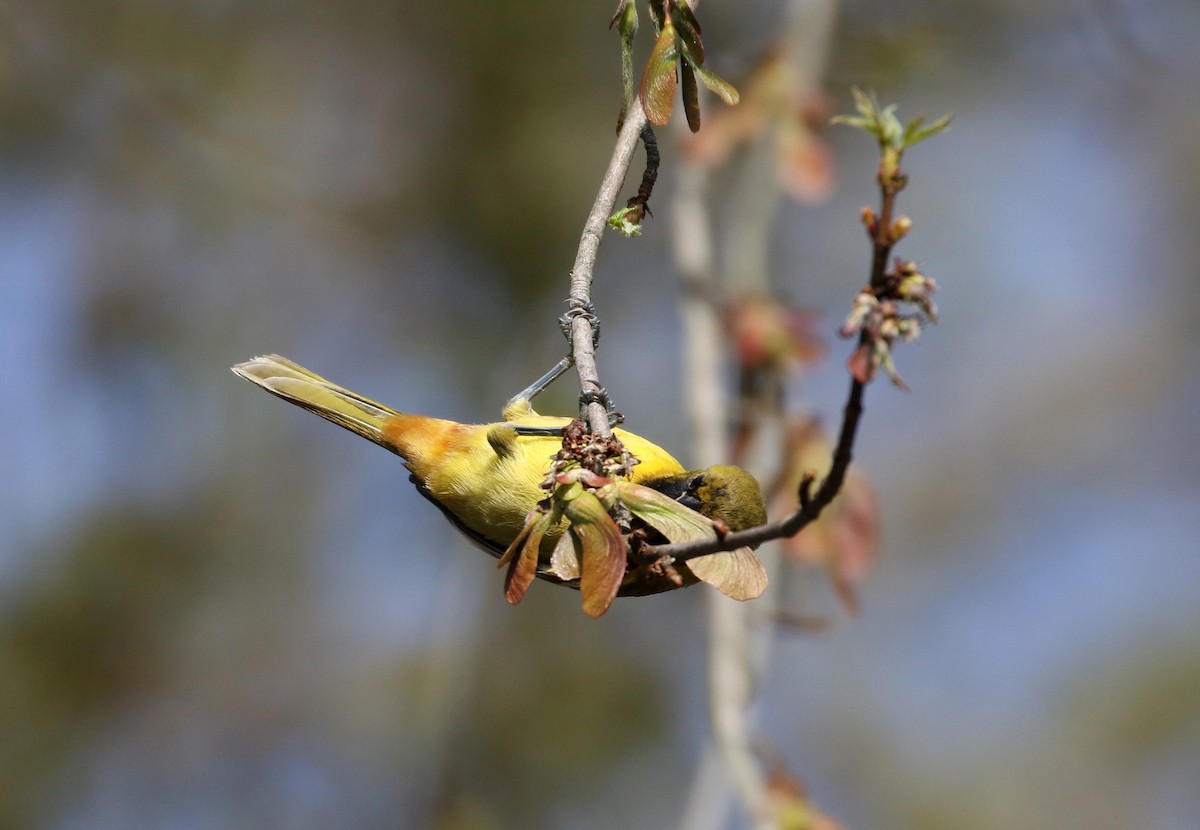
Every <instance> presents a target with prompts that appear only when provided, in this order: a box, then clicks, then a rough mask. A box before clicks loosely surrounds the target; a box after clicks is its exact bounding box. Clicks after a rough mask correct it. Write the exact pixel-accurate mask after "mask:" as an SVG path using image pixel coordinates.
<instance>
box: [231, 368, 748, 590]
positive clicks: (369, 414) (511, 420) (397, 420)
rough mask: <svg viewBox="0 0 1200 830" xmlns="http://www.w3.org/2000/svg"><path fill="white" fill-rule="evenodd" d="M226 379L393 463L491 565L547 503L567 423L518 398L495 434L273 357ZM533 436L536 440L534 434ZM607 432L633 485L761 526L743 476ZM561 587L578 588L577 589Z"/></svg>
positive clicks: (646, 580) (659, 585)
mask: <svg viewBox="0 0 1200 830" xmlns="http://www.w3.org/2000/svg"><path fill="white" fill-rule="evenodd" d="M233 371H234V372H235V373H236V374H238V375H239V376H241V377H243V378H245V379H246V380H248V381H250V382H251V383H254V384H257V385H258V386H261V387H262V388H263V389H266V390H267V391H268V392H270V393H271V394H273V395H277V396H279V397H280V398H283V399H284V400H286V401H289V402H291V403H294V404H296V405H297V406H301V407H303V408H305V409H307V410H308V411H310V412H315V413H316V414H317V415H320V416H321V417H322V418H325V419H327V420H330V421H333V422H334V423H335V424H338V425H339V426H342V427H345V428H346V429H348V430H350V431H351V432H354V433H356V434H358V435H361V436H362V437H364V438H366V439H368V440H370V441H373V442H375V443H376V444H379V445H380V446H381V447H386V448H387V449H389V450H391V451H392V452H394V453H396V454H397V455H399V456H400V457H401V458H403V459H404V465H405V466H406V467H407V468H408V469H409V471H410V472H411V473H412V475H411V476H410V480H411V481H412V482H413V484H415V485H416V487H417V490H419V491H420V493H421V495H423V496H425V498H427V499H428V500H429V501H431V502H432V503H433V504H435V505H436V506H437V507H438V508H439V509H440V510H441V511H442V513H443V514H445V516H446V517H447V518H448V519H449V520H450V522H451V523H452V524H453V525H454V526H455V527H456V528H458V530H460V531H461V532H462V533H463V534H465V535H466V536H467V537H468V538H469V539H470V540H471V541H472V542H474V543H475V544H476V545H478V546H479V547H481V548H483V549H484V550H485V551H487V552H488V553H490V554H492V555H493V556H497V557H499V556H501V555H502V554H503V553H504V551H505V550H506V549H507V548H508V546H509V545H510V544H511V543H512V541H513V540H514V539H515V538H516V537H517V535H518V534H519V533H520V532H521V529H522V528H523V527H524V524H525V517H526V515H527V514H528V513H529V511H530V510H532V509H533V508H534V506H535V505H536V504H537V503H538V502H539V501H540V500H541V499H543V498H545V497H546V491H545V490H544V489H542V488H541V486H540V485H541V483H542V482H543V481H544V480H545V478H546V474H547V472H548V471H549V468H550V461H551V458H552V457H553V456H554V454H555V453H556V452H557V451H558V450H559V449H560V448H561V447H562V441H561V438H560V437H556V436H555V435H554V434H553V433H554V432H556V431H557V432H561V430H562V428H563V427H565V426H566V425H567V424H568V423H570V420H571V419H569V418H563V417H553V416H546V415H539V414H538V413H537V412H535V411H534V409H533V407H532V405H531V404H530V402H529V400H528V397H524V396H518V397H517V398H514V399H513V400H512V401H510V402H509V403H508V405H507V406H505V407H504V410H503V413H502V417H503V421H501V422H499V423H493V424H461V423H457V422H455V421H447V420H443V419H441V418H431V417H427V416H424V415H411V414H407V413H403V412H397V411H396V410H394V409H391V408H390V407H387V406H384V405H382V404H379V403H376V402H375V401H372V400H369V399H368V398H364V397H363V396H361V395H358V394H355V393H354V392H351V391H349V390H348V389H344V388H342V387H341V386H338V385H336V384H333V383H330V382H329V381H327V380H325V378H323V377H321V376H320V375H317V374H315V373H313V372H310V371H309V370H307V369H305V368H304V367H302V366H299V365H298V364H296V363H293V362H292V361H290V360H288V359H286V358H283V357H280V356H279V355H268V356H265V357H256V358H255V359H253V360H248V361H246V362H245V363H239V364H238V365H237V366H234V367H233ZM527 392H528V390H527ZM524 394H525V393H523V395H524ZM539 431H540V432H541V433H543V434H536V433H537V432H539ZM613 432H614V434H615V435H616V436H617V437H618V438H620V440H621V441H622V443H624V445H625V447H626V448H627V449H628V450H629V451H630V452H631V453H632V454H633V455H634V456H636V457H637V458H638V459H639V461H640V462H641V463H639V464H637V465H636V466H635V467H634V468H633V474H632V481H633V482H634V483H636V484H642V485H645V486H648V487H651V488H653V489H655V490H658V491H660V492H662V493H665V494H666V495H668V496H670V497H671V498H673V499H676V500H678V501H680V502H681V503H683V504H685V505H687V506H689V507H691V508H693V509H695V510H697V511H699V512H700V513H702V514H703V515H705V516H707V517H708V518H710V519H717V520H720V521H723V522H724V523H725V524H726V525H728V527H729V528H730V529H731V530H740V529H743V528H746V527H752V526H754V525H759V524H763V523H764V522H765V521H766V510H765V508H764V506H763V498H762V493H761V492H760V490H759V487H758V482H757V481H755V480H754V478H753V477H752V476H751V475H750V474H749V473H747V472H745V471H744V470H741V469H740V468H738V467H732V466H716V467H709V468H708V469H706V470H699V471H687V470H685V469H684V468H683V466H682V465H681V464H680V463H679V462H678V461H676V460H675V459H674V458H673V457H672V456H671V454H670V453H668V452H667V451H666V450H664V449H662V448H661V447H659V446H657V445H656V444H653V443H651V442H650V441H647V440H646V439H645V438H642V437H640V436H638V435H634V434H633V433H631V432H627V431H625V430H622V429H615V430H613ZM531 433H534V434H531ZM561 533H562V528H561V527H559V528H555V529H554V530H553V531H551V532H550V533H548V534H547V538H546V540H545V542H544V543H543V545H542V548H541V550H542V551H543V554H544V555H543V556H542V557H541V559H543V560H546V561H547V562H548V560H549V556H550V552H551V551H552V550H553V548H554V545H555V543H556V540H557V537H558V536H559V535H560V534H561ZM679 571H680V574H681V575H682V576H683V577H684V582H685V584H692V583H694V582H695V581H696V577H694V576H693V575H692V574H691V573H690V572H689V571H688V569H687V567H686V566H685V565H682V564H681V565H680V566H679ZM537 575H538V577H540V578H542V579H546V580H548V581H551V582H558V583H564V580H563V579H560V578H559V577H558V576H556V575H555V574H554V573H553V572H552V571H551V570H550V568H549V566H548V564H545V563H543V564H540V565H539V568H538V574H537ZM565 584H568V585H572V586H573V587H578V585H577V581H576V582H569V581H568V582H565ZM764 584H765V582H764ZM676 587H679V586H678V584H677V583H676V582H674V581H672V580H671V579H669V578H668V577H667V576H666V575H662V576H653V577H647V576H645V575H642V577H641V578H639V579H637V580H632V579H627V580H626V583H625V584H623V585H622V587H621V590H620V594H621V595H644V594H653V593H658V592H660V591H666V590H670V589H672V588H676Z"/></svg>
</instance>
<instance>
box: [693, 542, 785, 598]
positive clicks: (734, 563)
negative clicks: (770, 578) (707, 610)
mask: <svg viewBox="0 0 1200 830" xmlns="http://www.w3.org/2000/svg"><path fill="white" fill-rule="evenodd" d="M684 564H685V565H686V566H687V568H688V570H690V571H691V572H692V573H693V574H695V575H696V578H697V579H699V580H700V581H701V582H707V583H708V584H709V585H711V586H713V587H714V588H716V589H717V590H718V591H720V592H721V593H722V594H724V595H725V596H727V597H732V598H733V599H737V600H747V599H755V598H756V597H759V596H761V595H762V592H763V591H765V590H766V589H767V572H766V570H765V569H764V568H763V566H762V562H760V561H758V557H757V556H755V555H754V552H753V551H752V550H750V548H738V549H737V550H731V551H721V552H719V553H710V554H708V555H707V556H697V557H696V558H695V559H689V560H688V561H687V562H685V563H684Z"/></svg>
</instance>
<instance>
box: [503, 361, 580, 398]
mask: <svg viewBox="0 0 1200 830" xmlns="http://www.w3.org/2000/svg"><path fill="white" fill-rule="evenodd" d="M574 365H575V359H574V358H573V357H571V356H570V355H567V356H566V357H564V358H563V359H562V360H560V361H558V363H555V364H554V368H552V369H551V370H550V371H549V372H547V373H546V374H544V375H542V376H541V377H540V378H538V379H537V380H535V381H534V382H533V383H531V384H529V385H528V386H527V387H525V388H524V389H522V390H521V391H520V392H518V393H517V394H515V395H513V396H512V397H511V398H510V399H509V401H508V403H507V404H505V407H504V408H505V409H507V408H508V407H510V406H512V405H513V404H518V403H521V402H522V401H532V400H533V399H534V398H536V397H537V396H538V395H540V394H542V392H544V391H545V390H546V387H548V386H549V385H550V384H552V383H554V381H556V380H558V379H559V378H560V377H562V375H563V373H564V372H566V371H567V370H568V369H570V368H571V367H572V366H574Z"/></svg>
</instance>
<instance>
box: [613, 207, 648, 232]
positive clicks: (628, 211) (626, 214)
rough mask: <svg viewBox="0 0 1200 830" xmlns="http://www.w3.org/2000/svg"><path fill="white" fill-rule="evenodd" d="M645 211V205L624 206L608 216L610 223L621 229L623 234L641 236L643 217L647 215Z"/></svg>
mask: <svg viewBox="0 0 1200 830" xmlns="http://www.w3.org/2000/svg"><path fill="white" fill-rule="evenodd" d="M645 213H646V206H645V205H640V204H639V205H630V206H628V207H623V208H621V209H620V210H618V211H617V212H616V213H614V214H613V215H612V216H610V217H608V224H609V225H610V226H611V227H613V228H616V229H617V230H618V231H620V232H621V235H622V236H628V237H633V236H641V233H642V217H643V216H645ZM635 220H636V221H635Z"/></svg>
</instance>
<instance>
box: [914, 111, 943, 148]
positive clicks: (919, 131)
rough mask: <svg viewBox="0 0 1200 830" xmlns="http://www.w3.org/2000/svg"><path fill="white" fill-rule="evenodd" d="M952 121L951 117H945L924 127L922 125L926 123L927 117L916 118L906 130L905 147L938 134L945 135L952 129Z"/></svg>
mask: <svg viewBox="0 0 1200 830" xmlns="http://www.w3.org/2000/svg"><path fill="white" fill-rule="evenodd" d="M950 119H951V116H950V115H948V114H947V115H943V116H942V117H941V118H939V119H938V120H937V121H934V122H933V123H932V124H930V125H928V126H925V127H922V126H921V125H922V124H923V123H924V122H925V116H923V115H921V116H918V117H916V118H914V119H913V120H912V121H910V122H909V124H908V126H907V127H906V128H905V129H904V146H905V147H911V146H913V145H914V144H918V143H920V142H922V141H924V140H925V139H927V138H931V137H933V136H935V135H937V134H938V133H944V132H945V131H946V130H948V129H950Z"/></svg>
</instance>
